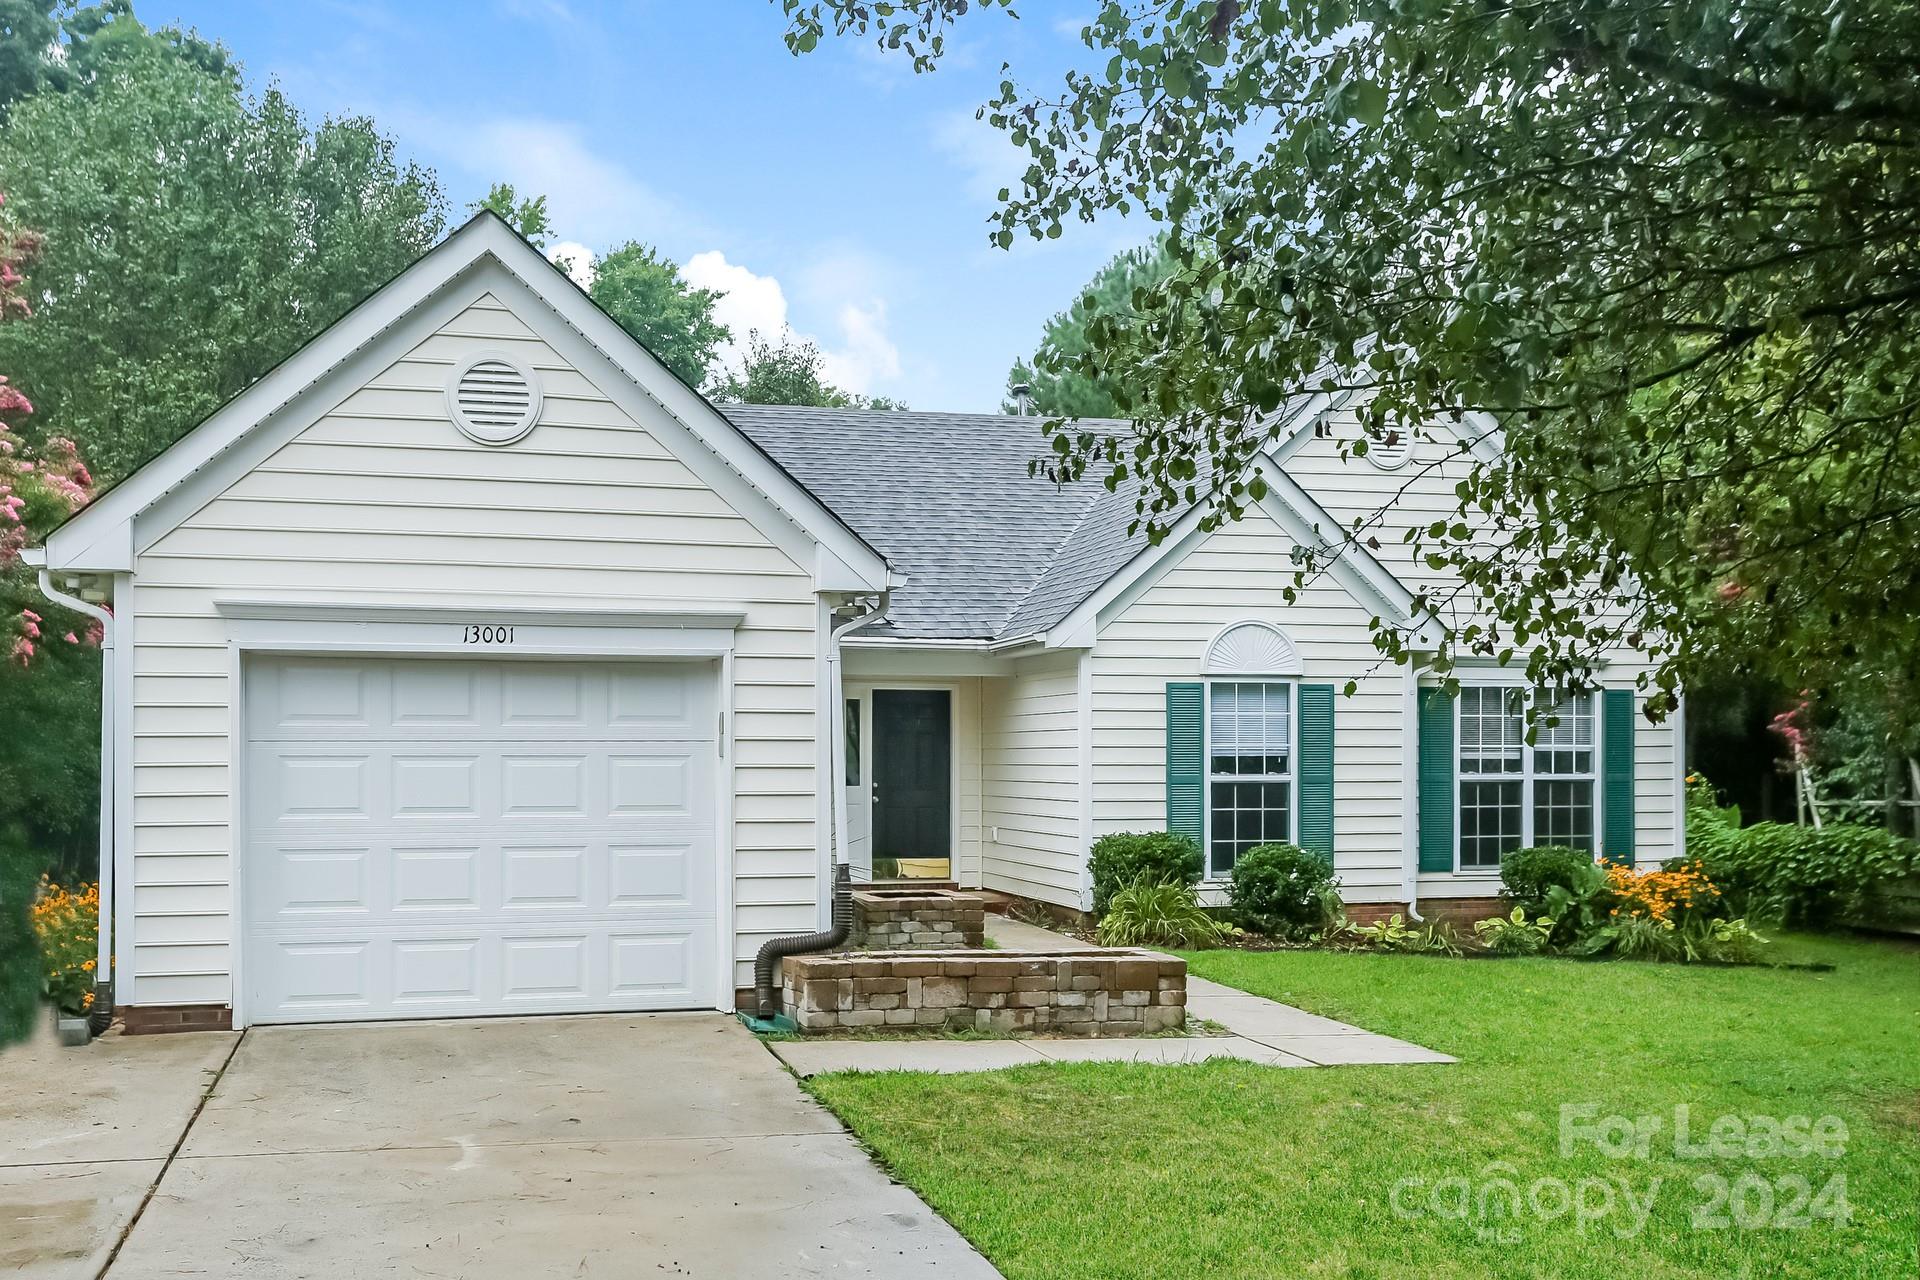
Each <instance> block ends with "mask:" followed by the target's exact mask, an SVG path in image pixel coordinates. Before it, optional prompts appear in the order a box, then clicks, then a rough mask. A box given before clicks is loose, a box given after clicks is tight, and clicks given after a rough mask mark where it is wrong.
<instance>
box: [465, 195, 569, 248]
mask: <svg viewBox="0 0 1920 1280" xmlns="http://www.w3.org/2000/svg"><path fill="white" fill-rule="evenodd" d="M482 209H486V210H489V211H490V212H493V213H496V214H498V215H499V216H500V218H501V220H502V221H503V222H505V223H506V224H507V225H508V226H510V227H512V228H513V229H514V230H515V231H518V232H519V233H520V236H521V238H522V239H524V240H525V241H526V242H527V243H528V244H530V245H532V246H533V247H534V248H536V249H545V248H546V247H547V240H548V239H549V237H550V236H551V235H552V234H553V223H552V222H550V221H548V219H547V198H546V197H545V196H532V197H529V198H528V199H525V200H519V199H517V193H516V192H515V191H514V189H513V185H512V184H511V183H506V182H496V183H494V184H493V186H492V187H491V188H490V189H489V190H488V191H487V196H486V199H484V200H475V201H474V202H473V203H472V204H470V205H468V206H467V212H469V213H478V212H480V210H482Z"/></svg>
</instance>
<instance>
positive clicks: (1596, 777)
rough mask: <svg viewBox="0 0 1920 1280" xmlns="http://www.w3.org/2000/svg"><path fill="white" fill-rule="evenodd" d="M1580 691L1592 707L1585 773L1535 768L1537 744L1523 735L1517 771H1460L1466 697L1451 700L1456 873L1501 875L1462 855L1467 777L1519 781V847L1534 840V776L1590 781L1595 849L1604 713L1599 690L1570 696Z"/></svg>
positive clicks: (1516, 687)
mask: <svg viewBox="0 0 1920 1280" xmlns="http://www.w3.org/2000/svg"><path fill="white" fill-rule="evenodd" d="M1466 687H1471V688H1475V689H1510V690H1513V691H1515V692H1517V693H1519V694H1520V695H1521V696H1522V697H1523V698H1524V697H1525V696H1526V695H1527V692H1528V688H1529V686H1527V685H1525V684H1518V683H1514V682H1512V681H1507V682H1497V681H1492V680H1474V681H1471V682H1469V683H1468V684H1467V686H1466ZM1580 693H1585V694H1586V695H1587V696H1588V697H1590V698H1592V699H1593V707H1592V710H1591V711H1590V712H1589V714H1590V715H1591V716H1592V717H1593V747H1592V750H1591V755H1590V757H1589V760H1590V764H1589V768H1588V769H1587V771H1586V772H1585V773H1544V774H1543V773H1541V772H1539V771H1538V770H1537V769H1535V768H1534V764H1533V757H1534V753H1535V752H1536V751H1537V750H1538V748H1537V747H1535V746H1533V745H1532V744H1530V743H1528V742H1527V741H1526V740H1525V739H1524V738H1523V739H1522V740H1521V743H1520V772H1518V773H1476V774H1466V773H1462V772H1461V771H1460V716H1461V713H1462V711H1463V710H1464V707H1465V701H1466V700H1465V699H1464V698H1455V699H1454V700H1453V873H1454V874H1455V875H1458V876H1468V877H1473V878H1476V879H1489V880H1498V879H1499V878H1500V864H1499V863H1495V864H1494V865H1493V866H1490V867H1480V866H1473V867H1470V866H1468V865H1467V864H1466V862H1465V860H1464V857H1463V853H1464V846H1465V844H1466V838H1467V837H1466V832H1465V830H1464V829H1463V824H1462V823H1461V821H1460V811H1461V808H1462V807H1463V806H1462V804H1461V799H1460V791H1461V788H1462V787H1463V786H1464V785H1465V784H1466V783H1468V782H1470V781H1471V782H1518V783H1519V784H1520V843H1519V845H1517V846H1516V847H1517V848H1521V849H1531V848H1532V847H1533V843H1534V832H1533V807H1534V798H1533V788H1534V783H1535V781H1536V780H1538V779H1541V778H1544V779H1546V780H1547V781H1549V782H1587V783H1591V784H1592V786H1593V790H1592V792H1591V793H1590V794H1591V795H1592V804H1593V845H1594V852H1596V853H1597V851H1598V849H1599V847H1600V798H1601V797H1600V765H1601V761H1602V760H1603V759H1604V758H1605V757H1604V756H1603V755H1602V754H1601V749H1602V746H1603V744H1602V742H1601V741H1600V738H1601V735H1602V734H1603V733H1604V732H1605V721H1606V717H1605V716H1604V715H1602V714H1601V696H1600V695H1601V690H1599V689H1582V690H1578V691H1576V692H1575V693H1574V694H1571V695H1569V696H1578V694H1580ZM1549 749H1551V748H1549Z"/></svg>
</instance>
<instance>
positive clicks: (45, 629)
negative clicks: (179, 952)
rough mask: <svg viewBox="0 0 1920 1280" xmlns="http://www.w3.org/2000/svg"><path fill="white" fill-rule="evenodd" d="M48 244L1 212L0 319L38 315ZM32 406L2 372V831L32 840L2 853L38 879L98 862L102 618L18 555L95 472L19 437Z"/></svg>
mask: <svg viewBox="0 0 1920 1280" xmlns="http://www.w3.org/2000/svg"><path fill="white" fill-rule="evenodd" d="M40 248H41V240H40V237H39V236H38V235H36V234H34V233H32V232H29V231H24V230H20V229H18V228H15V227H12V226H11V225H9V224H5V223H0V327H13V326H17V325H18V324H20V323H21V322H22V321H24V320H26V319H27V317H28V316H30V315H31V314H32V312H31V309H30V308H29V307H28V306H27V305H26V303H25V301H24V299H22V298H21V297H20V292H19V289H20V283H21V280H22V274H23V271H24V270H25V269H27V268H28V267H29V266H30V264H31V262H32V260H33V258H34V256H35V255H36V254H37V253H38V252H39V251H40ZM33 412H34V406H33V404H32V403H31V402H30V401H29V400H28V399H27V397H26V396H25V395H23V394H21V392H20V391H19V390H18V389H17V388H16V387H15V386H14V385H13V384H12V383H11V382H10V381H9V380H8V379H7V378H6V377H4V376H0V724H4V725H6V726H7V732H6V733H5V734H4V735H0V832H12V831H16V830H18V831H20V832H22V833H23V834H24V837H25V840H26V843H25V845H24V846H23V847H24V849H25V850H26V851H27V852H26V853H22V852H21V851H20V850H17V849H15V848H14V842H10V841H8V840H4V839H0V857H3V858H7V859H9V860H18V859H19V858H20V857H29V858H31V860H32V861H33V864H34V865H32V866H31V867H30V868H28V873H29V874H28V875H27V877H26V878H27V879H28V880H29V881H31V880H32V879H34V878H37V877H38V876H39V875H40V874H41V873H42V872H44V871H48V870H60V871H63V872H65V871H76V872H84V871H85V870H86V869H87V868H89V867H90V866H91V865H92V862H93V859H94V856H95V852H96V850H95V847H94V844H93V841H94V839H95V836H96V830H97V825H96V819H97V817H98V814H99V809H98V804H99V795H100V791H99V786H100V773H99V753H98V751H97V749H96V748H97V743H98V739H97V736H96V735H97V731H98V727H99V715H100V702H99V698H100V686H99V671H100V655H99V653H98V651H97V646H98V645H99V643H100V629H99V626H98V624H96V623H93V622H92V621H91V620H90V619H88V618H85V617H81V616H78V615H73V614H68V613H67V612H66V611H65V610H63V609H59V608H57V607H55V606H53V605H51V604H49V603H47V601H45V600H44V599H43V598H42V597H41V595H40V593H39V589H38V587H37V585H36V583H35V574H34V573H33V572H32V571H31V570H29V569H28V568H27V567H26V565H24V564H23V563H22V562H21V559H20V552H21V550H22V549H23V548H25V547H26V546H27V545H28V544H29V543H30V542H31V541H34V540H36V539H38V538H39V537H41V536H43V535H44V534H45V533H46V532H47V530H48V529H50V528H52V527H53V526H54V525H56V524H58V523H59V522H60V521H62V520H64V519H66V518H67V516H69V515H71V514H72V513H73V512H74V511H76V510H78V509H79V508H80V507H81V506H82V505H84V504H85V503H86V502H87V500H88V498H89V497H90V496H91V494H92V491H93V477H92V475H91V474H90V473H89V472H88V471H87V468H86V466H85V464H83V463H82V462H81V461H80V456H79V453H78V451H77V450H76V449H75V447H74V445H73V442H72V441H71V440H68V439H65V438H64V437H61V436H57V435H55V436H49V437H48V438H47V439H46V440H45V442H44V443H43V444H41V445H38V446H34V445H31V444H29V443H28V442H27V441H26V440H24V439H23V438H21V436H20V435H19V434H18V433H17V432H16V430H15V428H16V427H17V426H18V424H20V423H21V422H23V421H25V420H26V419H27V418H28V416H29V415H31V414H32V413H33ZM19 870H20V868H18V867H13V866H6V867H0V878H4V879H5V880H6V882H7V883H8V884H12V883H15V882H16V881H18V880H19V878H20V877H18V876H16V875H14V874H13V873H14V872H17V871H19ZM11 905H12V904H11V903H5V904H0V906H5V907H10V906H11Z"/></svg>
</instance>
